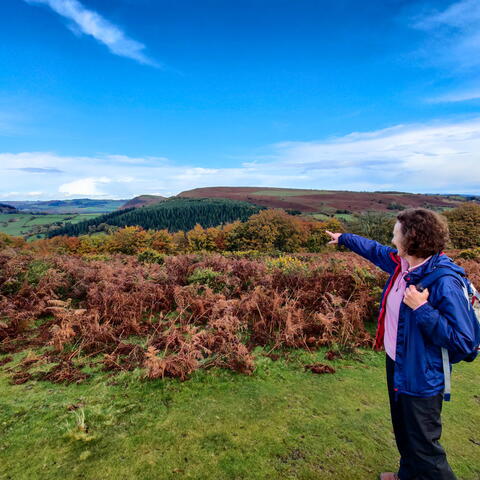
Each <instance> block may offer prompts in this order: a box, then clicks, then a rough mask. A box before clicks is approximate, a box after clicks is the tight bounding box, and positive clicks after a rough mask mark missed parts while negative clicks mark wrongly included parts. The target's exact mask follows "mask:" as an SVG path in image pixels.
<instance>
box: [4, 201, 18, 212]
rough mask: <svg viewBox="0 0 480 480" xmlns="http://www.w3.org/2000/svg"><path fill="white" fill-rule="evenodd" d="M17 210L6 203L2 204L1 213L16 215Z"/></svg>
mask: <svg viewBox="0 0 480 480" xmlns="http://www.w3.org/2000/svg"><path fill="white" fill-rule="evenodd" d="M15 212H17V209H16V208H15V207H12V206H11V205H7V204H6V203H0V213H15Z"/></svg>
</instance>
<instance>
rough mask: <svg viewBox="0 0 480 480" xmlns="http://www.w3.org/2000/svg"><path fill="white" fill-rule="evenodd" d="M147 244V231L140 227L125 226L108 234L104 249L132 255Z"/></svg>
mask: <svg viewBox="0 0 480 480" xmlns="http://www.w3.org/2000/svg"><path fill="white" fill-rule="evenodd" d="M146 246H147V232H146V231H145V230H143V229H142V228H141V227H125V228H121V229H120V230H117V231H116V232H115V233H113V234H112V235H109V236H108V240H107V244H106V250H107V251H108V252H111V253H126V254H127V255H133V254H135V253H138V252H139V251H140V250H141V249H142V248H145V247H146Z"/></svg>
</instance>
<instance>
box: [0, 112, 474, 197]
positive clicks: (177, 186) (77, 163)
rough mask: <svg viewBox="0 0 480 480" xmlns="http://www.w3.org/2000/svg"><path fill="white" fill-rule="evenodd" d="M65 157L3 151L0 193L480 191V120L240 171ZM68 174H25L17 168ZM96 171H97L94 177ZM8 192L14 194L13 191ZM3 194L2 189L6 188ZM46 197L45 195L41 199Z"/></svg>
mask: <svg viewBox="0 0 480 480" xmlns="http://www.w3.org/2000/svg"><path fill="white" fill-rule="evenodd" d="M115 158H117V156H116V155H105V156H90V157H89V156H84V157H66V156H59V155H56V154H54V153H49V152H43V153H42V152H40V153H36V152H24V153H18V154H12V153H3V154H0V177H1V178H2V182H1V184H0V196H1V197H2V198H10V199H12V200H14V199H23V198H30V197H29V195H28V193H29V192H36V191H40V190H42V191H43V192H44V193H43V194H42V195H41V198H42V199H53V198H72V197H74V196H76V197H79V196H81V197H86V196H87V197H91V198H117V199H118V198H132V197H134V196H137V195H141V194H158V195H164V196H171V195H174V194H177V193H179V192H181V191H183V190H190V189H193V188H199V187H209V186H258V187H265V186H278V187H294V188H318V189H332V190H370V191H371V190H401V191H411V192H427V193H436V192H437V193H442V192H443V193H473V194H480V169H479V168H478V165H480V118H477V119H470V120H464V121H461V122H455V123H454V122H443V123H440V122H437V123H433V124H411V125H397V126H394V127H390V128H385V129H381V130H375V131H370V132H353V133H351V134H349V135H345V136H343V137H338V138H331V139H326V140H318V141H308V142H282V143H278V144H274V145H269V146H266V147H264V148H263V149H262V155H259V156H255V155H252V156H248V157H247V156H246V157H244V158H243V162H241V161H238V163H237V165H235V166H224V167H217V168H211V167H208V166H206V165H204V166H200V165H175V164H174V163H173V162H172V161H171V160H168V159H164V158H162V157H160V158H161V160H160V161H158V162H157V161H155V160H154V159H153V160H152V157H148V158H145V159H144V160H145V161H144V162H142V161H140V160H142V159H139V158H136V159H135V161H134V162H129V161H128V159H129V157H125V156H121V160H122V161H118V162H117V161H115ZM29 167H30V168H31V167H35V168H50V169H58V170H61V171H62V173H51V174H49V175H35V174H34V173H29V172H28V171H22V173H21V174H19V173H18V172H17V171H15V170H14V169H15V168H29ZM92 172H94V173H93V174H92ZM7 188H8V190H7ZM2 190H3V191H2ZM39 198H40V196H39Z"/></svg>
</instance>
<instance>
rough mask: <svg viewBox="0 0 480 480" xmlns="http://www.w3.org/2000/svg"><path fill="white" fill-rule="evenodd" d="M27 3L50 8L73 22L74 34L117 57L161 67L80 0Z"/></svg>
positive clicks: (34, 1)
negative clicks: (88, 37)
mask: <svg viewBox="0 0 480 480" xmlns="http://www.w3.org/2000/svg"><path fill="white" fill-rule="evenodd" d="M25 2H27V3H29V4H43V5H47V6H49V7H50V8H51V9H52V10H53V11H55V12H56V13H58V14H59V15H61V16H62V17H65V18H67V19H68V20H70V21H71V22H73V23H72V24H71V25H70V27H71V29H72V30H73V31H74V32H80V33H83V34H85V35H90V36H92V37H93V38H95V39H96V40H97V41H98V42H100V43H103V44H104V45H106V46H107V47H108V49H109V50H110V51H111V52H112V53H114V54H115V55H120V56H122V57H127V58H131V59H132V60H136V61H137V62H139V63H142V64H145V65H150V66H154V67H158V66H160V65H159V64H158V63H157V62H155V61H154V60H152V59H151V58H150V57H148V56H147V55H146V54H145V53H144V50H145V45H143V44H142V43H140V42H137V41H136V40H133V39H131V38H129V37H128V36H127V35H125V33H124V32H123V31H122V30H121V29H120V28H119V27H117V26H116V25H114V24H112V23H111V22H109V21H108V20H106V19H105V18H103V17H102V16H101V15H99V14H98V13H97V12H94V11H93V10H88V9H87V8H85V7H84V6H83V5H82V4H81V3H80V2H79V1H78V0H25Z"/></svg>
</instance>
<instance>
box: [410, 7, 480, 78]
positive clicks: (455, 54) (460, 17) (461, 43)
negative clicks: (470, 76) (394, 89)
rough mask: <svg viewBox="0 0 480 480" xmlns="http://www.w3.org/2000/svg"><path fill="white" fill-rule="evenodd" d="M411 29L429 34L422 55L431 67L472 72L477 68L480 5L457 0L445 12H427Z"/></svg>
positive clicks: (479, 61)
mask: <svg viewBox="0 0 480 480" xmlns="http://www.w3.org/2000/svg"><path fill="white" fill-rule="evenodd" d="M413 26H414V27H415V28H417V29H420V30H424V31H426V32H428V33H429V36H430V42H429V43H428V45H427V47H426V48H425V53H426V54H427V55H428V56H429V58H430V60H431V61H432V62H434V63H440V64H444V65H449V66H450V67H452V66H454V67H456V68H460V69H463V70H465V69H472V68H477V67H479V66H480V2H479V1H478V0H460V1H458V2H454V3H452V4H451V5H450V6H449V7H448V8H446V9H444V10H441V11H438V10H435V11H430V12H428V13H427V14H423V15H421V16H419V17H417V18H416V19H415V21H414V22H413Z"/></svg>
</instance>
